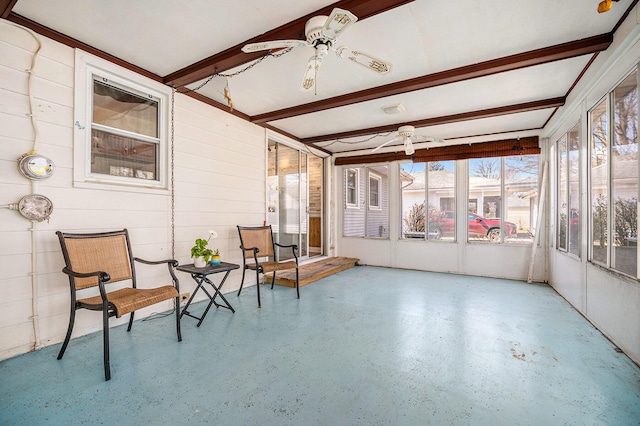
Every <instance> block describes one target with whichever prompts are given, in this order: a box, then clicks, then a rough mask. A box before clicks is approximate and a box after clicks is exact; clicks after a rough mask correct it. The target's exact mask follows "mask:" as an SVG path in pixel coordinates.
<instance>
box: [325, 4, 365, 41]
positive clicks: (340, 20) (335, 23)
mask: <svg viewBox="0 0 640 426" xmlns="http://www.w3.org/2000/svg"><path fill="white" fill-rule="evenodd" d="M357 20H358V17H357V16H356V15H354V14H353V13H351V12H349V11H348V10H344V9H340V8H338V7H336V8H335V9H333V10H332V11H331V15H329V17H328V18H327V22H326V23H325V24H324V27H323V28H322V35H323V36H325V37H326V38H328V39H331V40H334V39H336V38H337V37H338V36H339V35H340V34H342V32H343V31H344V30H346V29H347V28H348V27H349V25H351V24H353V23H354V22H356V21H357Z"/></svg>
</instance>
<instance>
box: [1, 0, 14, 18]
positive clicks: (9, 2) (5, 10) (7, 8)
mask: <svg viewBox="0 0 640 426" xmlns="http://www.w3.org/2000/svg"><path fill="white" fill-rule="evenodd" d="M17 2H18V0H0V18H2V19H7V17H8V16H9V14H10V13H11V10H12V9H13V7H14V6H15V5H16V3H17Z"/></svg>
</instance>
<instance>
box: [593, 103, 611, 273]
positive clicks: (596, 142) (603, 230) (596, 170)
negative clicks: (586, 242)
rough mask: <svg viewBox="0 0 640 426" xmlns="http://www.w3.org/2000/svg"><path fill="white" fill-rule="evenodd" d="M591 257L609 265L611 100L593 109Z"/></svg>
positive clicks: (595, 260)
mask: <svg viewBox="0 0 640 426" xmlns="http://www.w3.org/2000/svg"><path fill="white" fill-rule="evenodd" d="M590 132H591V215H592V224H591V226H592V229H591V260H593V261H594V262H597V263H601V264H603V265H605V266H606V265H607V223H608V220H609V219H608V214H607V212H608V201H607V165H608V150H607V142H608V138H607V132H608V123H607V102H606V100H603V101H602V102H601V103H600V104H599V105H598V106H596V107H595V108H594V109H593V110H592V111H591V123H590Z"/></svg>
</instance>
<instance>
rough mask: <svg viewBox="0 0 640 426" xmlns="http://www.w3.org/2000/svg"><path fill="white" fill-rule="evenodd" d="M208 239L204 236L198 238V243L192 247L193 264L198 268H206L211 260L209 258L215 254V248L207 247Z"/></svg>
mask: <svg viewBox="0 0 640 426" xmlns="http://www.w3.org/2000/svg"><path fill="white" fill-rule="evenodd" d="M207 244H209V241H208V240H203V239H202V238H198V239H196V245H194V246H193V247H191V257H192V258H193V266H195V267H196V268H204V267H205V266H206V265H207V262H209V258H210V257H211V255H212V254H213V250H211V249H209V248H207Z"/></svg>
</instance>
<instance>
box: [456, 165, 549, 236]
mask: <svg viewBox="0 0 640 426" xmlns="http://www.w3.org/2000/svg"><path fill="white" fill-rule="evenodd" d="M538 161H539V155H537V154H533V155H518V156H515V155H514V156H506V157H492V158H474V159H470V160H469V185H468V194H467V200H468V208H469V212H468V222H467V232H468V234H467V239H468V241H484V242H492V243H501V242H505V243H529V244H530V243H531V242H532V241H533V238H532V237H533V235H535V232H536V230H535V228H534V224H535V218H536V213H537V210H536V209H537V204H538V198H539V195H538Z"/></svg>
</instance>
